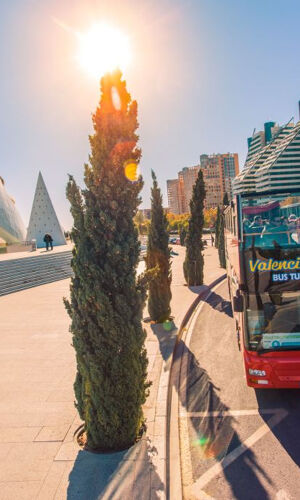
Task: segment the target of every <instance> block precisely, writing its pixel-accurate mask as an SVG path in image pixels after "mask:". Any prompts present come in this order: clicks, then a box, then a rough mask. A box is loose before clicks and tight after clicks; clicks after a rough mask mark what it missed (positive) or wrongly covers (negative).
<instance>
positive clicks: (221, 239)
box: [218, 213, 226, 269]
mask: <svg viewBox="0 0 300 500" xmlns="http://www.w3.org/2000/svg"><path fill="white" fill-rule="evenodd" d="M218 253H219V261H220V266H221V267H223V268H224V269H225V268H226V258H225V235H224V214H223V213H221V214H220V222H219V235H218Z"/></svg>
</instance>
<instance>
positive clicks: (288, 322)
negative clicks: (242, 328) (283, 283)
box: [245, 292, 300, 351]
mask: <svg viewBox="0 0 300 500" xmlns="http://www.w3.org/2000/svg"><path fill="white" fill-rule="evenodd" d="M246 301H247V303H246V308H245V309H246V313H245V314H246V322H245V323H246V331H247V336H248V343H249V347H250V349H251V350H256V351H259V350H268V349H271V350H287V349H289V350H290V349H300V292H280V293H261V294H255V295H254V294H250V295H248V296H247V297H246Z"/></svg>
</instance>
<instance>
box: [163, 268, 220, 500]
mask: <svg viewBox="0 0 300 500" xmlns="http://www.w3.org/2000/svg"><path fill="white" fill-rule="evenodd" d="M226 276H227V275H226V274H223V275H222V276H220V277H219V278H217V279H216V280H214V281H213V282H212V283H210V284H209V285H208V286H207V287H206V288H205V289H204V290H202V291H201V292H200V293H199V294H198V295H197V297H196V299H195V300H194V301H193V303H192V304H191V305H190V307H189V308H188V310H187V312H186V313H185V315H184V318H183V320H182V322H181V325H180V327H179V330H178V332H177V337H176V341H175V346H174V349H173V354H172V360H171V367H170V373H169V384H168V393H167V416H166V472H165V477H166V498H167V500H173V499H174V500H178V498H183V497H182V479H181V464H180V446H179V427H178V404H179V396H178V388H179V384H180V367H181V358H182V355H183V350H184V349H183V345H181V344H180V340H181V339H182V335H183V332H184V331H185V329H186V326H187V324H188V322H189V320H190V318H191V316H192V314H193V312H194V311H195V309H196V308H197V306H198V304H199V303H200V301H201V300H202V299H203V298H204V297H205V296H206V294H207V293H209V292H210V291H211V290H212V289H213V288H214V287H215V286H217V285H218V284H219V283H221V282H222V281H223V280H224V279H225V278H226Z"/></svg>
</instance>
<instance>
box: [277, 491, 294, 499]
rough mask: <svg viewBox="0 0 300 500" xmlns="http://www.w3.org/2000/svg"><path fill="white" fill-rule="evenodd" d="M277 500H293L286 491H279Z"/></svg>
mask: <svg viewBox="0 0 300 500" xmlns="http://www.w3.org/2000/svg"><path fill="white" fill-rule="evenodd" d="M275 500H291V497H290V495H288V493H287V492H286V491H285V490H279V491H277V493H276V496H275Z"/></svg>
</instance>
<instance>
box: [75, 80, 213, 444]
mask: <svg viewBox="0 0 300 500" xmlns="http://www.w3.org/2000/svg"><path fill="white" fill-rule="evenodd" d="M93 126H94V133H93V134H92V135H91V136H90V137H89V140H90V146H91V154H90V157H89V163H88V164H86V165H85V168H84V182H85V188H84V189H80V187H79V186H78V185H77V183H76V182H75V180H74V178H73V177H72V176H69V182H68V185H67V198H68V200H69V202H70V205H71V213H72V216H73V220H74V223H73V228H72V233H71V236H72V240H73V242H74V249H73V257H72V263H71V264H72V268H73V271H74V276H73V278H72V279H71V286H70V299H69V300H66V299H65V306H66V309H67V311H68V313H69V315H70V317H71V327H70V329H71V333H72V339H73V346H74V349H75V351H76V362H77V374H76V379H75V382H74V391H75V399H76V401H75V405H76V407H77V410H78V412H79V415H80V417H81V419H82V420H83V421H84V423H85V433H86V440H87V446H88V447H89V448H91V449H98V450H117V449H122V448H127V447H129V446H130V445H132V444H133V443H134V441H135V440H136V438H137V437H138V435H139V433H140V431H141V428H142V426H143V412H142V405H143V404H144V402H145V400H146V397H147V395H148V391H149V382H148V381H147V365H148V361H147V355H146V350H145V345H144V343H145V338H146V333H145V330H144V329H143V326H142V314H143V308H144V305H145V302H146V294H147V287H148V310H149V314H150V317H151V319H152V320H154V321H156V322H164V321H166V320H168V319H169V318H170V314H171V308H170V302H171V297H172V295H171V279H172V275H171V271H170V259H171V255H170V248H169V235H168V230H167V219H166V216H165V213H164V210H163V205H162V195H161V191H160V189H159V187H158V183H157V179H156V176H155V174H154V172H152V179H153V186H152V190H151V224H150V228H149V234H148V248H147V255H146V272H145V273H144V274H142V275H140V276H137V266H138V262H139V253H140V244H139V241H138V231H137V229H136V227H135V225H134V222H133V218H134V216H135V215H136V213H137V207H138V205H139V203H140V196H139V194H140V191H141V189H142V186H143V181H142V178H141V177H136V168H137V166H138V163H139V161H140V158H141V150H140V149H139V148H138V146H137V141H138V135H137V133H136V131H137V128H138V121H137V103H136V101H132V99H131V96H130V94H129V93H128V91H127V89H126V82H125V81H124V80H123V79H122V75H121V72H120V71H115V72H114V73H111V74H107V75H105V76H104V77H103V78H102V80H101V97H100V103H99V106H98V108H97V110H96V112H95V113H94V115H93ZM204 198H205V189H204V181H203V176H202V172H201V171H200V172H199V175H198V178H197V181H196V183H195V186H194V188H193V196H192V200H191V203H190V211H191V216H190V220H189V224H188V230H187V234H186V237H185V243H186V258H185V261H184V275H185V279H186V282H187V284H188V285H201V284H202V283H203V265H204V262H203V255H202V250H203V247H202V231H203V225H204V218H203V207H204Z"/></svg>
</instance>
